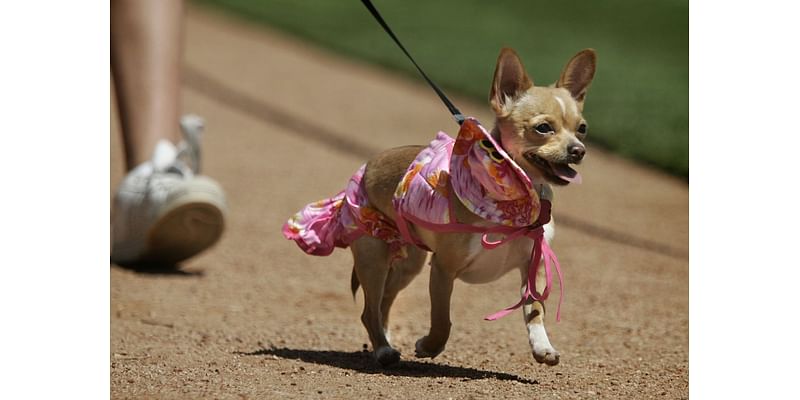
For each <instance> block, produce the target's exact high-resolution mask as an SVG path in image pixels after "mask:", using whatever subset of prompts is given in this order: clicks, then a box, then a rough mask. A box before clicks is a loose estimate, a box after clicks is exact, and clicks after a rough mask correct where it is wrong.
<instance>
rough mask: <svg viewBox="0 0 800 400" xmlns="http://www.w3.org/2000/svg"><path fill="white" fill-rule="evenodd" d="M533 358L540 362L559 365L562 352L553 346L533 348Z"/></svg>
mask: <svg viewBox="0 0 800 400" xmlns="http://www.w3.org/2000/svg"><path fill="white" fill-rule="evenodd" d="M533 358H534V359H535V360H536V362H538V363H539V364H547V365H551V366H552V365H557V364H558V362H559V361H560V359H561V354H559V353H558V350H556V349H554V348H553V347H552V346H548V347H542V348H536V347H534V349H533Z"/></svg>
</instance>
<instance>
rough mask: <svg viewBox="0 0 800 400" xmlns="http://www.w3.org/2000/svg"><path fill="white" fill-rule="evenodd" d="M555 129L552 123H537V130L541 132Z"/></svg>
mask: <svg viewBox="0 0 800 400" xmlns="http://www.w3.org/2000/svg"><path fill="white" fill-rule="evenodd" d="M552 131H553V127H552V126H550V124H539V125H536V132H539V133H550V132H552Z"/></svg>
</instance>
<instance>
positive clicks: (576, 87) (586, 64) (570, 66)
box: [556, 49, 597, 106]
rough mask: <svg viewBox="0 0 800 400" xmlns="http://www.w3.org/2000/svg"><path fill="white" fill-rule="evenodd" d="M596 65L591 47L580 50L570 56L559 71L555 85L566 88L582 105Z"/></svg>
mask: <svg viewBox="0 0 800 400" xmlns="http://www.w3.org/2000/svg"><path fill="white" fill-rule="evenodd" d="M596 66H597V54H596V53H595V52H594V50H593V49H585V50H581V51H580V52H579V53H578V54H576V55H575V56H574V57H572V59H571V60H569V62H568V63H567V66H566V67H564V71H562V72H561V78H559V79H558V82H557V83H556V87H560V88H564V89H567V90H568V91H569V92H570V94H572V98H574V99H575V101H577V102H578V104H579V105H581V106H583V100H584V99H586V91H587V90H589V85H590V84H591V83H592V78H594V70H595V68H596Z"/></svg>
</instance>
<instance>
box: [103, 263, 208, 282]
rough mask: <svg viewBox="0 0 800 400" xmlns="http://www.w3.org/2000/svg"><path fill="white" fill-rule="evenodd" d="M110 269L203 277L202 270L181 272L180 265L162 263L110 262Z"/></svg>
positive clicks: (148, 273) (147, 273) (144, 273)
mask: <svg viewBox="0 0 800 400" xmlns="http://www.w3.org/2000/svg"><path fill="white" fill-rule="evenodd" d="M111 267H112V268H114V267H116V268H120V269H124V270H128V271H133V272H135V273H137V274H141V275H170V276H183V277H196V278H201V277H203V276H204V275H205V272H203V271H202V270H190V271H186V270H183V269H182V267H181V265H180V264H164V263H136V264H122V263H116V264H115V263H114V262H111Z"/></svg>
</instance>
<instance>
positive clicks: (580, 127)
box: [578, 124, 586, 134]
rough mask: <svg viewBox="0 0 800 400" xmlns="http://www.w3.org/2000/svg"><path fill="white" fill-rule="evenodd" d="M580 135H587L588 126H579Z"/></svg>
mask: <svg viewBox="0 0 800 400" xmlns="http://www.w3.org/2000/svg"><path fill="white" fill-rule="evenodd" d="M578 133H583V134H585V133H586V124H580V125H578Z"/></svg>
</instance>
